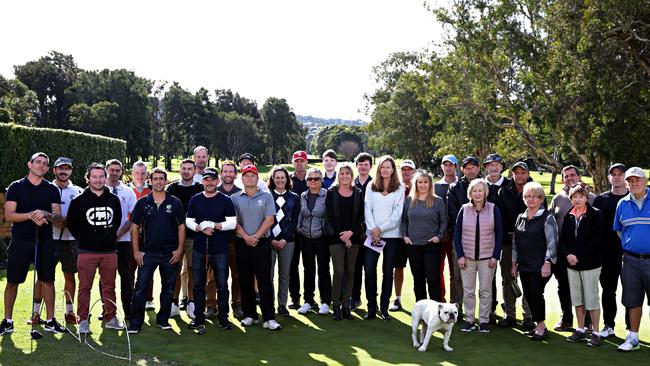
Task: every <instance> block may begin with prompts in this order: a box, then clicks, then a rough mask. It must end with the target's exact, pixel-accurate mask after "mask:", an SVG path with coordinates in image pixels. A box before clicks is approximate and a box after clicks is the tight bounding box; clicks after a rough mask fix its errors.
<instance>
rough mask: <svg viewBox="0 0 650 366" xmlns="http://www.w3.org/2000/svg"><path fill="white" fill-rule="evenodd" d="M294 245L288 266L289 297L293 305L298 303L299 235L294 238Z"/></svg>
mask: <svg viewBox="0 0 650 366" xmlns="http://www.w3.org/2000/svg"><path fill="white" fill-rule="evenodd" d="M294 239H295V241H296V244H295V245H294V246H293V257H291V265H290V266H289V296H290V297H291V302H292V303H294V304H299V303H300V271H299V267H300V235H298V234H296V236H295V238H294Z"/></svg>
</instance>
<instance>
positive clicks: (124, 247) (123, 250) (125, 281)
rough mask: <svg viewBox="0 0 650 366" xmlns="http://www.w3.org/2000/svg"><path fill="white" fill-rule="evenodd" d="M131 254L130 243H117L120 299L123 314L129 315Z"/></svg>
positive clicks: (131, 270)
mask: <svg viewBox="0 0 650 366" xmlns="http://www.w3.org/2000/svg"><path fill="white" fill-rule="evenodd" d="M132 263H133V252H132V249H131V242H130V241H118V242H117V273H118V274H119V275H120V297H121V300H122V309H123V310H124V314H131V301H132V300H133V288H134V279H133V272H134V269H133V268H132ZM100 291H101V290H100Z"/></svg>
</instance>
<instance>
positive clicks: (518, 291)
mask: <svg viewBox="0 0 650 366" xmlns="http://www.w3.org/2000/svg"><path fill="white" fill-rule="evenodd" d="M510 286H511V287H512V293H513V294H514V295H515V299H516V298H518V297H521V296H522V295H523V294H522V293H521V288H520V287H519V282H517V279H516V278H514V279H513V280H512V282H511V283H510Z"/></svg>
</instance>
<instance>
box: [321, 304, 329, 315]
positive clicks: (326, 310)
mask: <svg viewBox="0 0 650 366" xmlns="http://www.w3.org/2000/svg"><path fill="white" fill-rule="evenodd" d="M329 313H330V306H329V305H327V304H321V306H320V309H318V314H321V315H327V314H329Z"/></svg>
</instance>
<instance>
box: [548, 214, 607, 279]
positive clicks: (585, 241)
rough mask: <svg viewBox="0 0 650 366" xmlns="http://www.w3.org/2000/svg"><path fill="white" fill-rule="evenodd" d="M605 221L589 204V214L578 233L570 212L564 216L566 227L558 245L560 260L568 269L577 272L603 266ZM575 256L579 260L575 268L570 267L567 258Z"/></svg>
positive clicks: (586, 215) (581, 221)
mask: <svg viewBox="0 0 650 366" xmlns="http://www.w3.org/2000/svg"><path fill="white" fill-rule="evenodd" d="M604 226H605V224H604V220H603V214H602V212H601V211H600V210H599V209H597V208H594V207H593V206H591V205H590V204H588V203H587V212H586V213H585V215H584V216H583V217H582V219H581V220H580V224H579V225H578V230H577V231H576V220H575V219H574V216H573V215H571V211H569V212H568V213H567V214H566V216H564V225H563V226H562V233H561V234H560V241H559V243H558V244H559V245H558V247H559V248H558V253H559V257H560V258H559V260H562V261H564V262H565V263H566V264H567V267H568V268H571V269H575V270H577V271H585V270H590V269H595V268H598V267H600V266H602V261H603V258H602V255H603V238H604V236H605V232H604V230H603V229H604ZM569 254H573V255H575V256H576V257H577V258H578V263H577V264H576V265H575V266H571V265H569V262H568V261H567V259H566V257H567V256H568V255H569Z"/></svg>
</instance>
